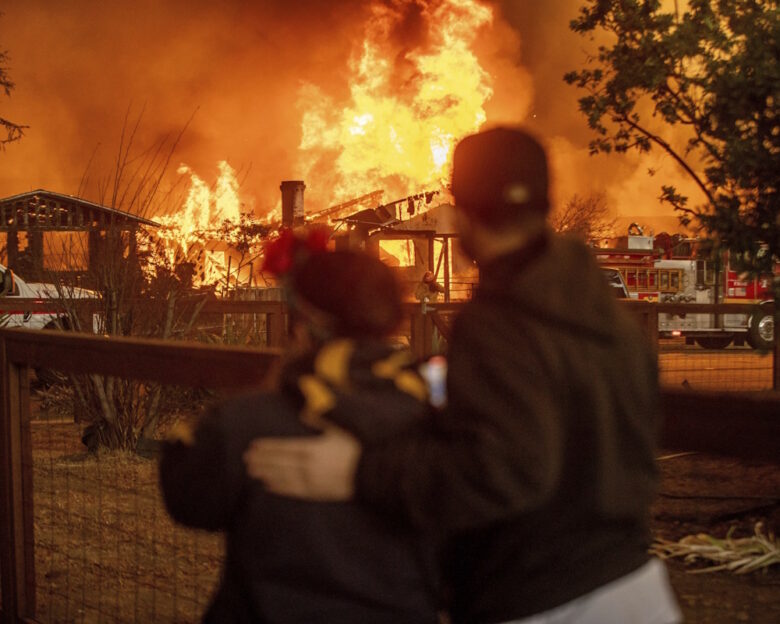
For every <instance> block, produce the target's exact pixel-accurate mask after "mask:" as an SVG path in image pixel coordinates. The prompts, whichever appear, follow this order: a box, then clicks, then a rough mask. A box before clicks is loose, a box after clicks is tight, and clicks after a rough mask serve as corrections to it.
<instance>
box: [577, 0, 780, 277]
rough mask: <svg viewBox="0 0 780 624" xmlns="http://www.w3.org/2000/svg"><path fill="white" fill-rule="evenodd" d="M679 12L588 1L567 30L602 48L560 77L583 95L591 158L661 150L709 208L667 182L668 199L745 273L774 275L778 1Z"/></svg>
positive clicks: (706, 0)
mask: <svg viewBox="0 0 780 624" xmlns="http://www.w3.org/2000/svg"><path fill="white" fill-rule="evenodd" d="M680 7H681V8H682V9H683V11H682V12H678V13H675V12H665V11H664V10H663V7H662V4H661V2H660V1H659V0H588V1H587V2H586V4H585V5H584V6H582V7H581V8H580V12H579V16H578V17H577V18H576V19H575V20H573V21H572V22H571V24H570V26H571V28H572V30H574V31H575V32H578V33H580V34H583V35H593V36H598V38H599V40H606V41H607V42H606V43H604V44H602V45H600V46H599V47H598V51H597V54H596V55H595V56H594V57H592V58H590V59H588V62H587V64H586V66H585V67H584V68H583V69H579V70H576V71H571V72H569V73H567V74H566V75H565V76H564V80H566V82H568V83H569V84H573V85H576V86H577V87H579V88H580V89H583V90H584V91H585V92H586V95H584V96H583V97H581V98H580V100H579V106H580V110H581V111H582V112H583V113H584V114H585V116H586V117H587V121H588V125H589V126H590V128H592V129H593V131H594V132H595V135H596V136H595V138H594V139H593V140H592V141H591V143H590V149H591V153H599V152H611V151H615V152H626V151H629V150H638V151H640V152H646V151H648V150H650V149H651V148H653V147H655V148H660V149H662V150H664V151H665V152H666V153H667V154H668V155H670V156H671V157H672V158H673V159H674V160H675V161H676V162H677V163H678V164H679V165H680V166H681V167H682V169H683V170H684V171H685V172H686V173H687V174H688V175H689V176H690V177H691V179H693V180H694V181H695V183H696V184H697V185H698V187H699V188H700V189H701V191H702V193H703V194H704V196H705V197H706V198H707V203H706V204H705V205H703V206H691V205H690V204H689V202H688V198H687V197H685V196H683V195H682V194H680V193H679V192H678V190H677V189H676V188H675V187H673V186H663V187H662V195H661V199H662V200H664V201H666V202H669V203H670V204H672V205H673V206H674V207H675V208H676V209H677V210H678V211H680V214H681V220H682V221H683V222H684V223H686V224H687V223H689V222H690V221H691V220H694V221H697V222H698V223H699V224H700V225H701V226H703V227H704V229H705V230H706V231H707V232H708V233H709V234H710V236H711V238H712V239H713V241H714V242H715V246H716V247H718V246H721V247H724V248H727V249H729V250H730V251H732V255H733V257H734V258H736V259H738V260H739V262H740V263H741V264H742V268H743V269H745V270H750V271H751V272H754V273H769V272H771V270H772V262H773V258H774V259H777V258H778V256H780V205H779V202H778V186H779V184H778V182H779V180H778V178H779V177H780V125H779V124H778V102H780V64H778V58H780V12H779V11H778V2H777V0H688V2H687V3H684V2H681V3H680ZM670 136H674V137H675V140H674V141H672V140H671V139H668V137H670ZM680 137H682V141H681V145H680V146H678V141H677V140H676V139H677V138H680Z"/></svg>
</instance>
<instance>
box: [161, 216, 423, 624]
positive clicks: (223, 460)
mask: <svg viewBox="0 0 780 624" xmlns="http://www.w3.org/2000/svg"><path fill="white" fill-rule="evenodd" d="M326 240H327V239H326V238H323V237H322V236H321V233H319V232H316V231H315V232H314V233H312V234H310V235H309V236H308V238H306V239H303V238H300V237H297V236H295V235H294V234H293V233H292V232H290V231H284V232H282V234H281V235H280V237H279V238H278V239H277V240H276V241H275V242H274V243H273V244H272V245H270V246H269V247H268V248H267V249H266V259H265V270H267V271H270V272H272V273H274V274H276V275H277V276H278V277H280V278H281V279H282V282H283V284H284V289H285V292H286V296H287V303H288V308H289V311H290V322H291V330H292V333H293V336H294V339H293V342H294V348H292V349H290V351H289V353H288V356H287V357H286V358H285V361H284V362H283V363H282V365H281V369H280V372H279V374H278V379H277V382H276V384H275V388H274V389H273V390H272V391H267V392H261V391H258V392H255V393H252V394H248V395H245V396H241V397H238V398H235V399H232V400H229V401H227V402H224V403H221V404H219V405H216V406H214V407H212V408H211V409H210V410H209V411H208V412H207V413H206V414H205V415H204V416H203V417H202V419H201V420H200V422H199V423H198V425H197V426H196V427H195V428H194V430H193V431H185V432H183V433H180V434H179V435H178V436H177V437H176V439H173V440H169V441H168V442H166V443H165V445H164V452H163V458H162V461H161V465H160V479H161V484H162V490H163V494H164V498H165V503H166V506H167V508H168V511H169V513H170V514H171V515H172V516H173V518H174V519H176V520H177V521H179V522H181V523H182V524H186V525H188V526H192V527H198V528H203V529H207V530H211V531H218V530H223V531H225V533H226V558H225V564H224V569H223V574H222V580H221V583H220V587H219V590H218V591H217V594H216V596H215V598H214V599H213V601H212V604H211V606H210V608H209V610H208V612H207V613H206V614H205V616H204V619H203V621H204V622H247V623H248V622H268V623H277V622H278V623H286V622H290V623H292V622H306V623H314V622H328V623H355V624H357V623H364V622H371V623H374V624H382V623H387V624H391V623H392V624H404V623H408V624H435V623H436V622H437V621H438V613H437V608H438V604H437V581H436V575H435V572H434V570H435V566H434V565H433V554H432V549H431V548H430V546H428V545H426V544H422V543H421V540H420V538H419V534H415V533H414V532H412V531H411V529H410V528H409V527H401V526H398V525H397V524H391V523H389V522H388V521H387V520H386V519H385V518H383V517H381V516H380V515H377V514H376V513H374V512H371V511H369V510H367V509H365V508H364V507H362V506H359V505H358V504H356V503H352V502H350V503H318V502H303V501H297V500H290V499H285V498H281V497H277V496H275V495H274V494H273V493H271V492H268V491H267V490H266V489H265V488H264V486H263V484H262V483H261V482H259V481H256V480H254V479H251V478H249V477H248V476H247V475H246V472H245V468H244V464H243V461H242V453H243V452H244V451H245V449H246V448H247V446H248V445H249V442H250V441H251V440H252V439H253V438H256V437H260V436H264V437H267V436H300V435H310V436H316V435H327V433H324V434H323V432H322V430H321V428H320V424H319V423H320V418H321V416H322V415H324V414H327V415H328V417H331V415H332V414H334V413H338V421H339V422H340V423H342V424H347V425H348V426H349V428H350V429H351V431H352V432H353V434H355V435H356V436H357V437H358V438H360V439H361V440H362V441H363V443H364V444H367V445H371V444H376V443H380V442H381V441H382V440H383V439H385V438H386V437H388V436H390V435H395V434H397V433H399V432H400V431H401V430H403V429H404V428H405V427H410V426H411V425H412V424H413V423H414V422H415V421H416V420H417V419H419V418H422V417H424V415H425V414H426V398H427V397H426V389H425V384H424V383H423V381H422V379H421V377H420V376H419V374H418V373H417V371H416V368H415V367H414V362H413V361H412V357H411V354H410V353H408V352H407V351H399V350H396V349H394V348H392V347H391V346H389V345H388V342H387V337H388V336H389V335H390V334H391V333H392V332H393V331H394V330H395V329H396V328H397V326H398V324H399V322H400V320H401V297H400V291H399V287H398V284H397V283H396V281H395V278H394V275H393V274H392V272H391V271H390V269H389V268H388V267H386V266H385V265H384V264H382V263H381V262H380V261H379V260H377V259H375V258H372V257H370V256H368V255H366V254H363V253H359V252H355V251H336V252H330V251H327V250H325V248H324V246H325V245H324V244H325V242H326Z"/></svg>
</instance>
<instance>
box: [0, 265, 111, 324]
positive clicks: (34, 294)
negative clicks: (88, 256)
mask: <svg viewBox="0 0 780 624" xmlns="http://www.w3.org/2000/svg"><path fill="white" fill-rule="evenodd" d="M61 292H62V293H63V294H65V295H66V296H67V297H68V298H69V299H70V298H76V299H92V298H96V297H97V293H95V292H94V291H91V290H87V289H85V288H70V287H66V288H64V289H58V288H57V286H55V285H54V284H46V283H41V282H26V281H25V280H23V279H22V278H21V277H19V276H18V275H16V274H15V273H14V272H13V271H12V270H11V269H9V268H7V267H5V266H3V265H2V264H0V297H2V298H4V301H3V302H0V326H3V327H24V328H26V329H55V328H60V327H65V328H69V327H70V323H69V321H68V318H67V314H66V312H65V309H66V307H65V306H62V305H57V303H56V302H55V301H52V300H55V299H59V298H60V294H61ZM13 299H37V300H39V301H40V302H41V303H45V302H46V301H51V302H52V306H51V307H50V308H46V307H45V306H35V309H33V310H30V309H25V308H24V307H23V306H22V305H19V306H16V305H13V302H12V301H11V300H13Z"/></svg>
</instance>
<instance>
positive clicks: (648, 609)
mask: <svg viewBox="0 0 780 624" xmlns="http://www.w3.org/2000/svg"><path fill="white" fill-rule="evenodd" d="M679 622H682V613H681V612H680V608H679V607H678V606H677V601H676V600H675V597H674V592H673V590H672V587H671V585H670V584H669V577H668V575H667V573H666V567H665V566H664V564H663V563H662V562H661V561H660V560H658V559H651V560H650V561H648V562H647V563H646V564H645V565H643V566H642V567H641V568H639V569H638V570H634V571H633V572H631V573H630V574H626V575H625V576H623V577H621V578H619V579H616V580H614V581H612V582H611V583H607V584H606V585H603V586H602V587H599V588H598V589H596V590H594V591H592V592H590V593H589V594H585V595H584V596H580V597H579V598H576V599H574V600H572V601H571V602H567V603H566V604H563V605H561V606H559V607H555V608H554V609H550V610H549V611H545V612H544V613H538V614H536V615H531V616H529V617H527V618H522V619H520V620H511V621H510V622H504V623H503V624H678V623H679Z"/></svg>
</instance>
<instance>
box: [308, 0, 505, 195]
mask: <svg viewBox="0 0 780 624" xmlns="http://www.w3.org/2000/svg"><path fill="white" fill-rule="evenodd" d="M410 16H414V17H415V18H416V19H418V20H419V23H420V24H422V25H423V26H422V28H423V32H422V35H419V34H418V36H416V37H415V40H416V41H415V42H409V43H408V44H406V42H405V43H404V45H405V46H406V47H403V48H402V49H400V50H399V49H398V48H399V44H398V38H399V37H398V33H399V32H400V31H401V28H402V24H403V22H404V20H406V19H409V17H410ZM492 19H493V14H492V10H491V9H490V8H489V7H487V6H485V5H483V4H481V3H480V2H478V1H476V0H425V1H420V0H396V1H394V2H391V3H378V2H377V3H374V4H373V6H372V7H371V11H370V19H369V21H368V23H367V24H366V37H365V40H364V41H363V42H362V45H361V46H360V48H359V49H358V50H356V51H355V53H354V56H353V58H352V60H351V62H350V71H351V80H350V103H349V104H348V105H347V106H346V107H345V108H343V109H341V110H339V109H338V107H336V105H335V104H334V102H333V100H332V99H330V98H328V97H327V96H326V95H325V94H324V93H323V92H322V91H321V90H320V89H319V88H318V87H317V86H315V85H311V84H309V85H305V86H304V87H303V88H302V90H301V93H300V99H301V106H302V109H303V110H304V114H303V119H302V137H301V142H300V146H299V147H300V149H301V150H302V151H303V152H304V154H305V156H304V162H303V163H302V167H303V169H304V172H305V179H306V180H307V181H311V186H314V187H316V186H318V185H322V186H328V187H329V188H331V189H332V196H331V200H332V201H341V200H343V199H346V198H350V197H355V196H357V195H360V194H362V193H365V192H366V189H373V188H378V187H379V188H384V189H386V191H387V193H388V196H397V197H402V196H404V195H408V194H411V193H413V192H416V191H419V190H420V189H422V188H428V187H430V186H432V185H438V183H439V182H441V181H444V180H447V179H448V178H449V173H450V166H451V155H452V147H453V145H454V143H455V142H456V141H457V140H458V139H459V138H460V137H462V136H464V135H465V134H468V133H470V132H473V131H475V130H477V129H478V128H479V127H480V126H481V125H482V124H483V123H484V122H485V111H484V108H483V106H484V104H485V102H486V101H487V100H488V98H490V96H491V95H492V89H491V87H490V77H489V76H488V74H487V73H486V72H485V71H484V70H483V69H482V68H481V66H480V64H479V62H478V60H477V58H476V56H475V55H474V53H473V52H472V51H471V46H472V44H473V43H474V40H475V38H476V36H477V33H478V31H479V29H480V28H481V27H483V26H486V25H488V24H490V23H491V21H492ZM334 155H335V161H334V162H333V166H334V168H335V170H336V174H335V179H330V180H324V181H320V180H318V179H317V173H318V171H319V170H321V169H320V168H319V167H318V165H321V163H322V162H325V161H326V160H331V159H333V158H334Z"/></svg>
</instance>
